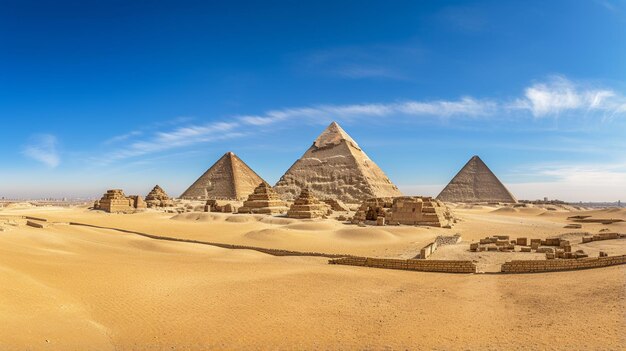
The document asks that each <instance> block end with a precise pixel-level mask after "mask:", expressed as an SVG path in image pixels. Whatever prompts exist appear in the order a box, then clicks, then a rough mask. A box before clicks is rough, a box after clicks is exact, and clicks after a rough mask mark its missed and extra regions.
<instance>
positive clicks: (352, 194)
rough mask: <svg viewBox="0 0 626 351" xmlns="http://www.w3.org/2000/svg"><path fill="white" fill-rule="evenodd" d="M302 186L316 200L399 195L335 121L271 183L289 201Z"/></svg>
mask: <svg viewBox="0 0 626 351" xmlns="http://www.w3.org/2000/svg"><path fill="white" fill-rule="evenodd" d="M304 188H308V189H309V191H310V192H311V194H312V195H314V196H315V197H317V198H318V199H321V200H324V199H337V200H341V201H343V202H346V203H360V202H361V201H363V200H365V199H368V198H372V197H394V196H401V195H402V193H401V192H400V190H398V187H396V186H395V185H394V184H393V183H392V182H391V181H390V180H389V178H387V176H386V175H385V173H384V172H383V171H382V170H381V169H380V168H379V167H378V166H377V165H376V163H374V162H373V161H372V160H370V158H369V157H368V156H367V155H366V154H365V152H363V150H362V149H361V148H360V147H359V145H358V144H357V143H356V142H355V141H354V140H353V139H352V138H351V137H350V136H349V135H348V134H347V133H346V132H345V131H344V130H343V129H342V128H341V127H340V126H339V124H337V123H336V122H333V123H331V124H330V125H329V126H328V128H326V130H324V131H323V132H322V134H320V135H319V136H318V137H317V139H316V140H315V141H314V142H313V145H311V147H310V148H309V149H308V150H307V151H306V152H305V153H304V155H302V157H300V159H298V160H297V161H296V162H295V163H294V164H293V165H292V166H291V168H289V170H287V172H286V173H285V174H284V175H283V176H282V177H281V178H280V180H279V181H278V183H276V185H275V186H274V190H276V192H277V193H278V194H280V195H281V197H282V198H283V199H285V200H289V201H292V200H294V199H295V198H296V197H297V196H298V195H299V194H300V192H301V191H302V189H304Z"/></svg>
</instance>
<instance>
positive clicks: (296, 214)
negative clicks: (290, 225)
mask: <svg viewBox="0 0 626 351" xmlns="http://www.w3.org/2000/svg"><path fill="white" fill-rule="evenodd" d="M331 212H332V210H331V209H330V206H328V205H327V204H325V203H323V202H320V201H319V200H318V199H317V198H316V197H315V196H313V195H312V194H311V193H310V192H309V189H307V188H304V189H302V192H300V196H298V198H297V199H296V201H295V202H294V203H293V205H291V207H290V208H289V211H288V212H287V217H289V218H321V217H324V216H326V215H329V214H330V213H331Z"/></svg>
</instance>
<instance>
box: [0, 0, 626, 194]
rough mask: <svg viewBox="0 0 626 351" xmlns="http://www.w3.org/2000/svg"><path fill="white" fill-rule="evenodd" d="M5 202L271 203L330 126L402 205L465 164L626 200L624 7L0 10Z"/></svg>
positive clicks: (321, 4) (16, 5)
mask: <svg viewBox="0 0 626 351" xmlns="http://www.w3.org/2000/svg"><path fill="white" fill-rule="evenodd" d="M0 45H2V47H3V53H4V55H0V67H2V68H0V87H1V88H0V89H1V90H2V93H1V94H0V116H1V120H2V126H3V130H4V133H3V138H2V139H0V148H2V150H3V151H2V153H1V154H0V161H2V167H0V197H5V198H49V197H54V198H63V197H67V198H75V197H89V198H92V197H99V196H100V195H101V194H102V193H103V192H104V191H105V190H106V189H110V188H122V189H124V190H125V192H126V193H129V194H137V193H138V194H143V195H145V194H146V193H147V192H148V191H149V190H150V189H151V188H152V187H153V186H154V185H155V184H159V185H161V186H162V187H163V188H164V189H165V191H167V192H168V193H169V194H170V195H173V196H178V195H180V194H181V193H182V192H183V191H184V190H185V189H186V188H187V187H188V186H189V185H190V184H191V183H192V182H193V181H194V180H195V179H197V178H198V177H199V176H200V175H201V174H202V172H204V171H205V170H206V169H207V168H208V167H210V166H211V165H212V164H213V163H214V162H215V161H217V159H218V158H219V157H221V156H222V155H223V154H224V153H225V152H227V151H232V152H234V153H236V154H237V155H238V156H239V157H241V158H242V159H243V161H245V162H246V163H247V164H248V165H249V166H250V167H251V168H252V169H254V171H255V172H256V173H258V174H259V175H260V176H261V177H263V178H264V179H265V180H267V181H268V182H269V183H270V184H274V183H275V182H276V181H277V180H278V179H279V178H280V176H281V175H282V174H283V173H284V172H285V171H286V170H287V169H288V168H289V166H291V165H292V164H293V162H295V161H296V160H297V159H298V158H299V157H300V156H301V155H302V154H303V153H304V152H305V151H306V149H307V148H308V147H309V146H310V145H311V143H312V142H313V140H314V139H315V138H316V137H317V135H318V134H319V133H320V132H321V131H322V130H323V129H324V128H325V127H326V125H327V124H328V123H330V122H331V121H337V122H339V123H340V124H341V125H342V127H343V128H344V129H345V130H346V131H347V133H349V134H350V135H351V136H352V137H353V138H354V139H355V140H356V142H357V143H359V145H360V146H361V147H362V148H363V150H364V151H365V152H366V153H367V154H368V156H369V157H371V158H372V159H373V160H374V162H376V163H377V164H378V165H379V166H380V167H381V169H382V170H383V171H384V172H385V173H386V174H387V176H388V177H389V178H390V179H391V181H392V182H394V183H395V184H396V185H398V187H399V188H400V190H401V191H403V193H405V194H407V195H430V196H436V195H437V194H438V193H439V191H441V190H442V189H443V187H444V186H445V185H446V184H447V183H448V182H449V181H450V179H451V178H452V177H453V176H454V175H455V174H456V172H458V171H459V170H460V169H461V167H462V166H463V165H464V164H465V163H466V162H467V161H468V160H469V158H470V157H471V156H473V155H479V156H480V157H481V158H482V160H483V161H485V163H486V164H487V165H488V166H489V167H490V168H491V170H492V171H493V172H494V173H495V174H496V175H497V176H498V178H499V179H500V180H501V181H502V182H503V183H504V184H505V185H506V186H507V188H508V189H509V190H510V191H511V192H512V193H513V194H514V195H515V196H516V197H517V198H518V199H528V200H534V199H543V198H544V197H548V198H550V199H560V200H564V201H570V202H578V201H606V202H616V201H618V200H622V201H624V200H626V65H624V62H626V1H621V0H620V1H608V0H607V1H593V0H590V1H579V2H571V1H551V2H545V1H525V2H501V1H476V2H471V3H467V2H461V1H442V2H426V1H424V2H420V1H397V2H392V3H389V2H367V3H363V2H359V1H315V2H306V1H304V2H290V1H277V2H271V3H256V2H246V1H233V2H227V3H207V2H199V1H176V2H173V1H159V2H158V3H150V2H126V1H104V2H98V3H90V4H87V3H76V2H70V1H58V2H40V1H28V0H26V1H19V2H5V3H3V4H0Z"/></svg>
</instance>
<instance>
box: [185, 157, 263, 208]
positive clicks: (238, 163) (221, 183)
mask: <svg viewBox="0 0 626 351" xmlns="http://www.w3.org/2000/svg"><path fill="white" fill-rule="evenodd" d="M261 182H264V180H263V179H261V177H259V175H258V174H256V173H255V172H254V171H253V170H252V169H251V168H250V167H248V165H246V164H245V163H244V162H243V161H242V160H241V159H240V158H239V157H237V155H235V154H234V153H232V152H227V153H226V154H224V156H222V157H221V158H220V159H219V160H217V162H215V164H214V165H213V166H211V168H209V169H208V170H207V171H206V172H205V173H204V174H203V175H202V176H200V178H198V180H196V181H195V182H194V183H193V184H192V185H191V186H190V187H189V188H188V189H187V190H185V192H184V193H183V194H182V195H181V196H180V197H181V198H183V199H188V200H208V199H216V200H237V201H240V200H245V199H246V197H248V195H250V194H251V193H252V192H253V191H254V188H255V187H256V186H257V185H259V183H261Z"/></svg>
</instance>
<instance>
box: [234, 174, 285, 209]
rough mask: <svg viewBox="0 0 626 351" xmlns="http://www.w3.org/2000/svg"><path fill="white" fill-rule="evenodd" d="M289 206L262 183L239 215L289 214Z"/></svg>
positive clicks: (244, 203) (249, 197)
mask: <svg viewBox="0 0 626 351" xmlns="http://www.w3.org/2000/svg"><path fill="white" fill-rule="evenodd" d="M287 210H288V207H287V204H286V203H285V202H284V201H282V200H281V199H280V197H279V196H278V194H276V192H275V191H274V189H272V187H271V186H270V185H269V184H267V182H265V181H264V182H262V183H261V184H259V186H257V187H256V188H255V189H254V192H253V193H252V194H250V196H248V199H247V200H246V201H244V202H243V206H241V207H240V208H239V210H238V213H258V214H270V215H274V214H281V213H285V212H287Z"/></svg>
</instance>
